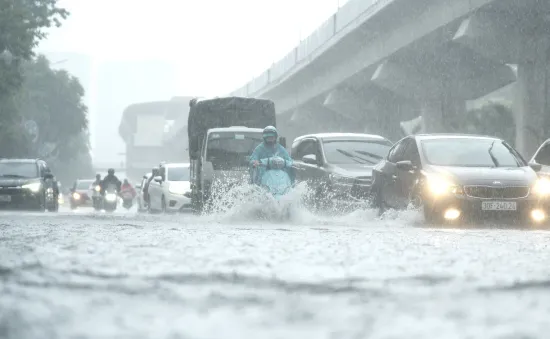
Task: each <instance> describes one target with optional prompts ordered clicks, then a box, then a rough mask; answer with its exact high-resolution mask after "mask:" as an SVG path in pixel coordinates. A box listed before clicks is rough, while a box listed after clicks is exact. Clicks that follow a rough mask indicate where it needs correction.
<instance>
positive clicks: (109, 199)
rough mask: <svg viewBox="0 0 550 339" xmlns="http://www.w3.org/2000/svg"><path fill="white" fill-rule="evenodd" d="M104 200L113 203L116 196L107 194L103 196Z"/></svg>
mask: <svg viewBox="0 0 550 339" xmlns="http://www.w3.org/2000/svg"><path fill="white" fill-rule="evenodd" d="M105 200H107V201H115V200H116V194H113V193H108V194H106V195H105Z"/></svg>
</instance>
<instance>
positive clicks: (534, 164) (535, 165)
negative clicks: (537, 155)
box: [529, 162, 542, 172]
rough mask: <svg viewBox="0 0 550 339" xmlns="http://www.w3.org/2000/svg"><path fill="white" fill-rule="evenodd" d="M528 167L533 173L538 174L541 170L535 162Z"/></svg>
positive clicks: (539, 165) (540, 166)
mask: <svg viewBox="0 0 550 339" xmlns="http://www.w3.org/2000/svg"><path fill="white" fill-rule="evenodd" d="M529 167H531V168H532V169H533V171H535V172H539V171H540V170H541V169H542V165H541V164H537V163H536V162H530V163H529Z"/></svg>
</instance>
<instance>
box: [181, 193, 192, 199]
mask: <svg viewBox="0 0 550 339" xmlns="http://www.w3.org/2000/svg"><path fill="white" fill-rule="evenodd" d="M183 196H184V197H186V198H191V192H185V193H183Z"/></svg>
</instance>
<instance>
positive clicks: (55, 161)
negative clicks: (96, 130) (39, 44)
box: [13, 55, 92, 181]
mask: <svg viewBox="0 0 550 339" xmlns="http://www.w3.org/2000/svg"><path fill="white" fill-rule="evenodd" d="M22 69H23V75H24V77H23V79H24V81H23V83H22V87H21V88H20V90H19V91H18V92H17V94H16V95H14V96H13V98H14V100H13V102H14V107H15V110H16V111H18V112H19V114H20V116H21V118H20V120H19V121H18V122H17V123H15V124H14V126H18V127H17V129H19V130H24V129H23V128H22V127H20V126H22V124H23V123H24V122H26V121H34V122H35V123H36V125H37V126H38V133H37V134H36V135H35V138H34V140H31V137H32V135H30V134H28V133H27V132H26V131H25V130H24V132H23V133H19V134H18V135H20V136H21V135H22V136H23V137H22V138H23V139H24V140H22V141H20V143H19V144H18V145H19V147H20V148H21V149H24V150H25V152H26V154H28V155H29V156H32V157H40V158H43V159H45V160H47V161H48V162H49V164H50V166H51V167H52V169H54V171H56V172H58V173H57V176H58V178H59V179H61V180H63V181H66V180H73V179H74V178H76V177H78V176H80V175H89V173H88V172H89V171H91V169H92V164H91V158H90V154H89V153H90V147H89V142H88V140H89V135H88V118H87V107H86V105H84V103H83V97H84V89H83V88H82V86H81V84H80V82H79V80H78V79H77V78H75V77H74V76H71V75H70V74H69V73H68V72H67V71H64V70H54V69H52V68H51V67H50V63H49V61H48V59H46V58H45V57H44V56H42V55H39V56H38V57H36V58H34V59H33V60H31V61H29V62H26V63H25V64H23V65H22ZM22 145H25V146H26V147H21V146H22ZM19 152H21V150H19ZM19 154H21V153H19Z"/></svg>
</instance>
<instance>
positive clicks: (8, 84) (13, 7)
mask: <svg viewBox="0 0 550 339" xmlns="http://www.w3.org/2000/svg"><path fill="white" fill-rule="evenodd" d="M68 14H69V13H68V12H67V11H66V10H65V9H62V8H59V7H58V6H57V0H0V54H2V56H3V58H2V59H3V60H2V61H0V76H1V78H0V79H2V80H1V81H0V96H2V97H4V96H5V95H9V94H10V93H12V92H13V91H15V90H16V89H17V87H18V86H19V85H20V84H21V81H22V78H21V72H20V70H19V66H20V64H21V63H22V62H23V61H25V60H30V59H31V58H32V57H33V56H34V53H33V50H34V48H35V47H36V46H37V45H38V43H39V42H40V40H42V39H44V38H45V37H46V33H45V29H47V28H49V27H52V26H57V27H59V26H60V25H61V20H63V19H65V18H66V17H67V16H68Z"/></svg>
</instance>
